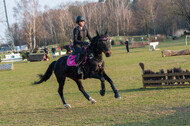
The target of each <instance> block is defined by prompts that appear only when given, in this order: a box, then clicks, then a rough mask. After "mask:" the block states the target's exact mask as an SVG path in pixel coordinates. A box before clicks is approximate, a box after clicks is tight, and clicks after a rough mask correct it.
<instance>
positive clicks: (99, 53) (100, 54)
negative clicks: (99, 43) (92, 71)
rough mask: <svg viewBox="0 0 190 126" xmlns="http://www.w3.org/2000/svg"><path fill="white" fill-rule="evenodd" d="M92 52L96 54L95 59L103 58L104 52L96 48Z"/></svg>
mask: <svg viewBox="0 0 190 126" xmlns="http://www.w3.org/2000/svg"><path fill="white" fill-rule="evenodd" d="M92 53H93V55H94V59H96V60H98V61H101V60H102V52H99V51H98V50H96V49H95V48H94V49H93V50H92Z"/></svg>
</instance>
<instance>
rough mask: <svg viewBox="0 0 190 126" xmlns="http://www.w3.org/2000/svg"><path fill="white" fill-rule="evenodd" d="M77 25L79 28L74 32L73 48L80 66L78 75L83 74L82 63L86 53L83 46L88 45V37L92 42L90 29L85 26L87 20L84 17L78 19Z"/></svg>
mask: <svg viewBox="0 0 190 126" xmlns="http://www.w3.org/2000/svg"><path fill="white" fill-rule="evenodd" d="M76 24H77V25H78V26H76V27H75V29H74V30H73V36H74V39H73V40H74V44H73V48H74V50H75V52H76V53H77V59H76V62H77V66H78V74H81V73H82V69H81V66H82V61H83V59H84V55H85V51H84V49H83V45H88V42H86V41H85V39H86V37H88V39H89V40H90V41H91V37H90V34H89V32H88V29H87V28H86V26H85V18H84V17H82V16H77V17H76Z"/></svg>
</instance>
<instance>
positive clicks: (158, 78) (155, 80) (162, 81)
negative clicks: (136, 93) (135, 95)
mask: <svg viewBox="0 0 190 126" xmlns="http://www.w3.org/2000/svg"><path fill="white" fill-rule="evenodd" d="M187 75H188V76H189V78H190V72H182V73H162V74H143V75H142V79H143V88H146V87H159V86H190V79H185V76H187ZM180 76H181V77H182V78H183V79H176V77H177V78H180ZM168 77H169V78H168Z"/></svg>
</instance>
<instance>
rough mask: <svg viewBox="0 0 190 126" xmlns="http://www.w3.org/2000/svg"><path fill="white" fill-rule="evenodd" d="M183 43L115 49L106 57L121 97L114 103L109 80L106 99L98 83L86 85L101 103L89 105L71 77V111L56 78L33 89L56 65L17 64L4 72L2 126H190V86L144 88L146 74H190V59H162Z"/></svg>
mask: <svg viewBox="0 0 190 126" xmlns="http://www.w3.org/2000/svg"><path fill="white" fill-rule="evenodd" d="M184 44H185V42H184V41H169V42H163V43H160V45H159V48H160V51H149V50H148V47H145V48H137V49H131V50H130V51H131V52H130V53H126V50H125V47H124V46H119V47H113V48H112V56H111V57H110V58H105V57H104V60H105V63H106V66H105V70H106V71H107V74H108V75H109V76H110V77H111V78H112V80H113V81H114V83H115V85H116V87H117V89H118V91H119V93H120V95H121V97H122V98H121V99H115V98H114V93H113V92H112V90H111V87H110V85H109V84H108V83H107V82H106V95H105V96H104V97H102V96H100V94H99V90H100V81H99V80H95V79H87V80H85V81H83V86H84V88H85V89H86V91H87V92H88V93H89V95H91V97H93V98H94V99H95V100H96V101H97V103H96V104H91V103H90V102H89V101H87V100H86V99H85V98H84V96H83V95H82V93H81V92H80V91H79V90H78V88H77V85H76V84H75V83H74V81H72V80H70V79H67V80H66V85H65V89H64V96H65V99H66V101H67V103H68V104H70V105H71V106H72V108H71V109H69V110H68V109H66V108H65V107H64V106H63V105H62V102H61V99H60V97H59V95H58V93H57V89H58V83H57V82H56V78H55V75H53V76H51V78H50V79H49V80H48V81H47V82H45V83H42V84H40V85H31V83H32V82H33V81H35V80H38V77H37V76H36V75H37V74H39V73H44V72H45V70H46V69H47V67H48V66H49V64H50V63H51V62H52V61H53V60H50V61H47V62H45V61H43V62H30V63H27V62H17V63H15V64H14V67H15V70H13V71H0V125H2V126H9V125H12V126H21V125H22V126H30V125H33V126H36V125H40V126H55V125H59V126H65V125H94V126H98V125H99V126H102V125H116V126H117V125H118V126H119V125H127V126H142V125H144V126H183V125H185V126H188V125H190V119H189V117H190V88H189V87H175V88H174V87H168V88H166V87H165V88H148V89H140V88H141V87H142V86H143V85H142V78H141V75H142V71H141V69H140V67H139V66H138V63H139V62H144V63H145V68H147V69H152V70H153V71H159V69H162V68H163V69H164V70H165V71H166V69H167V68H173V67H174V66H175V67H180V66H181V67H182V68H183V69H189V70H190V55H186V56H175V57H165V58H163V57H161V50H164V49H174V50H181V49H186V48H189V46H184Z"/></svg>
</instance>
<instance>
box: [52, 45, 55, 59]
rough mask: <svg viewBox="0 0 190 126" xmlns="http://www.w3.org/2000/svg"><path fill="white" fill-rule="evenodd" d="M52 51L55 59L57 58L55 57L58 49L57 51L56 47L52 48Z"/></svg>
mask: <svg viewBox="0 0 190 126" xmlns="http://www.w3.org/2000/svg"><path fill="white" fill-rule="evenodd" d="M51 51H52V54H53V58H56V55H55V51H56V49H55V47H54V46H53V47H52V49H51Z"/></svg>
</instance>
